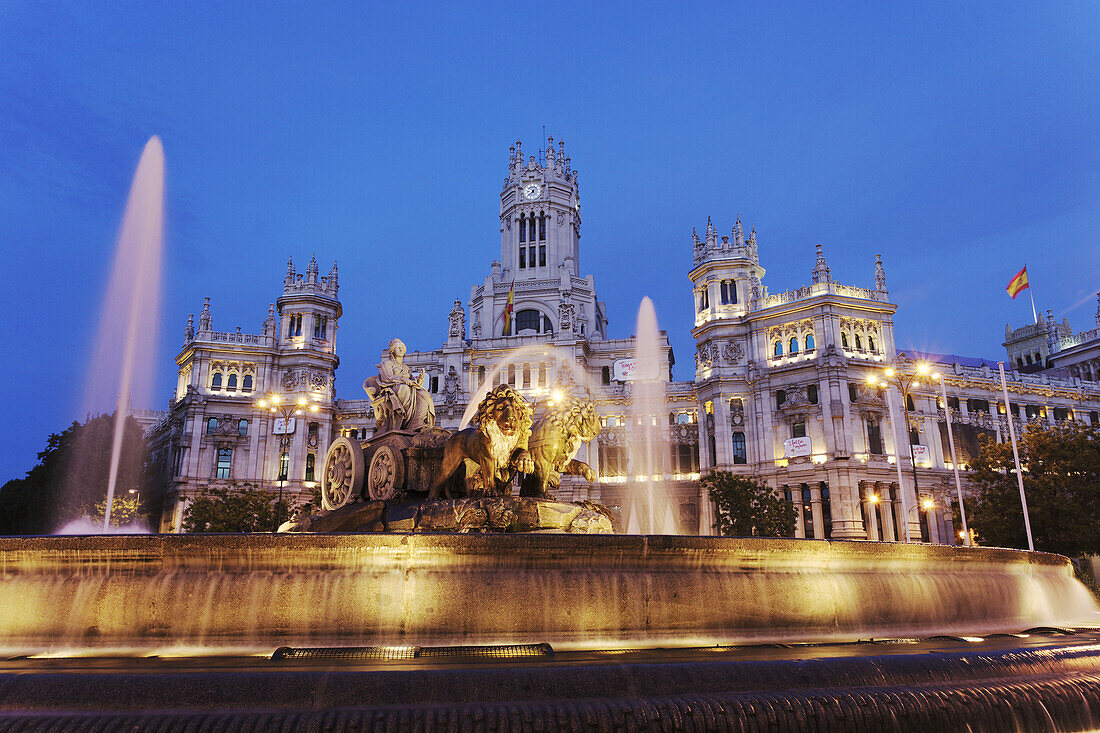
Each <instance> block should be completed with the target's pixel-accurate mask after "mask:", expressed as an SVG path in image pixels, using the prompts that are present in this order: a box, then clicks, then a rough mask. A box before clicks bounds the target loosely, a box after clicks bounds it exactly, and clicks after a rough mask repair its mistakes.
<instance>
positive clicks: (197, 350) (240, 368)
mask: <svg viewBox="0 0 1100 733" xmlns="http://www.w3.org/2000/svg"><path fill="white" fill-rule="evenodd" d="M338 290H339V284H338V280H337V270H336V265H335V264H333V266H332V269H331V271H330V272H329V274H328V276H327V277H321V276H320V275H319V273H318V269H317V262H316V260H310V263H309V266H308V267H307V269H306V273H305V275H304V276H303V275H300V274H298V273H296V272H295V270H294V266H293V263H291V262H288V263H287V273H286V278H285V279H284V281H283V294H282V295H281V296H280V297H279V298H278V300H277V301H276V302H275V303H272V304H271V305H270V306H269V308H268V314H267V318H266V319H265V320H264V322H263V326H262V327H261V330H260V333H258V334H255V333H242V332H241V329H240V328H239V327H238V328H237V329H236V330H235V331H215V330H214V319H213V314H212V312H211V308H210V298H207V299H206V302H205V303H204V304H203V307H202V311H201V312H200V313H199V324H198V329H197V330H196V328H195V325H194V317H193V316H188V319H187V328H186V329H185V331H184V344H183V348H182V349H181V351H180V353H179V354H178V355H177V356H176V365H177V366H178V379H177V385H176V390H175V392H174V393H173V395H172V399H171V405H170V408H169V412H168V414H167V416H166V417H165V418H164V419H163V420H162V421H161V422H160V423H159V424H158V425H156V426H155V427H154V428H153V430H152V433H151V436H152V440H151V442H152V448H153V451H154V452H155V453H156V454H159V455H160V456H162V461H161V465H162V482H163V486H164V510H163V512H162V516H161V522H160V531H162V532H170V531H179V528H180V523H181V520H182V517H183V510H184V508H185V507H186V504H187V502H188V501H189V500H190V499H192V498H193V497H195V496H196V495H197V494H198V493H200V492H201V491H203V490H204V489H206V488H208V487H210V486H218V485H223V486H231V485H234V484H240V483H250V484H253V485H263V486H265V487H268V488H273V489H276V490H278V491H280V492H285V493H286V494H287V495H288V496H291V497H295V498H296V499H297V500H298V501H305V500H308V499H309V498H310V496H311V492H312V490H313V488H314V487H315V486H316V484H317V482H318V481H319V480H320V471H321V467H322V462H323V460H324V456H325V451H327V450H328V445H329V443H330V442H331V438H332V435H333V401H334V399H335V395H334V392H333V385H334V378H335V374H336V367H337V366H338V365H339V363H340V359H339V357H338V356H337V355H336V331H337V326H338V322H339V319H340V316H341V314H342V309H341V306H340V301H339V299H338V297H337V293H338ZM272 392H277V393H279V394H282V395H284V396H285V397H286V399H288V400H292V401H297V400H299V399H304V400H306V401H307V402H309V403H310V404H315V405H316V406H317V409H316V411H312V410H310V409H308V408H307V409H306V410H305V411H304V414H303V415H302V416H300V417H297V418H292V420H291V421H282V422H280V423H279V424H278V425H277V424H276V421H278V420H279V419H280V418H279V416H278V415H273V414H272V413H270V412H265V411H263V410H260V409H257V407H256V402H257V401H258V400H259V399H260V398H261V397H262V396H263V395H265V394H267V393H272Z"/></svg>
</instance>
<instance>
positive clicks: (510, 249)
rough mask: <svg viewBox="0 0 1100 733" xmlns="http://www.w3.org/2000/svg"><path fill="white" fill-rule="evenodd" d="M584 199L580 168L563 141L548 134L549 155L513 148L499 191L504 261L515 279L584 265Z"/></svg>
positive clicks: (540, 277) (553, 274)
mask: <svg viewBox="0 0 1100 733" xmlns="http://www.w3.org/2000/svg"><path fill="white" fill-rule="evenodd" d="M580 228H581V204H580V192H579V189H578V187H577V172H576V171H574V170H573V169H572V166H571V165H570V160H569V157H568V156H566V154H565V142H564V141H558V148H557V150H555V149H554V138H552V137H551V138H549V139H548V141H547V147H546V151H545V155H543V154H541V151H540V155H539V157H538V158H536V157H535V156H533V155H532V156H531V157H530V158H528V159H527V160H526V161H525V160H524V159H523V149H522V147H521V145H520V142H519V141H518V140H517V141H516V144H515V145H514V146H513V147H512V148H510V154H509V158H508V177H507V178H505V179H504V188H503V190H502V191H501V192H500V262H501V266H502V268H503V270H504V274H505V277H506V278H507V279H508V280H509V281H511V280H521V281H522V280H545V279H547V278H551V277H559V276H560V275H561V274H562V273H561V271H562V269H564V270H565V271H567V272H568V273H569V275H571V276H577V275H578V274H579V269H580V248H579V241H580Z"/></svg>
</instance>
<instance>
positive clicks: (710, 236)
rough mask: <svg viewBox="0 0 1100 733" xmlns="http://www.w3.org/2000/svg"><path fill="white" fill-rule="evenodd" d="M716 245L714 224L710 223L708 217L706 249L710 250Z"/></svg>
mask: <svg viewBox="0 0 1100 733" xmlns="http://www.w3.org/2000/svg"><path fill="white" fill-rule="evenodd" d="M715 243H716V239H715V232H714V224H712V223H711V221H710V217H709V216H708V217H707V249H712V248H713V247H714V245H715Z"/></svg>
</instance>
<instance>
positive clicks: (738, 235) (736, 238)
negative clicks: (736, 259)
mask: <svg viewBox="0 0 1100 733" xmlns="http://www.w3.org/2000/svg"><path fill="white" fill-rule="evenodd" d="M733 246H734V247H744V246H745V230H744V229H742V228H741V217H740V216H738V217H737V222H736V223H735V224H734V225H733Z"/></svg>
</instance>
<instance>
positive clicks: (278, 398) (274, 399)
mask: <svg viewBox="0 0 1100 733" xmlns="http://www.w3.org/2000/svg"><path fill="white" fill-rule="evenodd" d="M256 408H257V409H260V410H264V411H266V412H270V413H271V414H273V415H278V416H280V417H281V418H282V420H283V431H282V433H280V434H279V447H280V449H281V450H280V452H279V473H278V474H277V476H278V481H279V503H278V505H277V507H282V504H283V483H284V482H285V481H286V478H284V475H283V472H282V457H283V455H284V454H287V457H288V468H287V471H288V472H289V453H290V441H291V434H290V431H288V430H287V428H288V427H289V426H290V425H292V424H293V423H291V420H293V419H294V417H295V416H296V415H301V414H303V413H305V412H317V410H318V409H320V407H319V406H318V405H317V403H316V402H313V401H311V400H309V399H307V398H306V397H302V396H299V397H298V399H297V400H295V399H293V398H291V397H289V396H288V395H282V394H279V393H278V392H268V393H267V394H266V395H265V396H264V397H262V398H260V399H259V400H257V401H256ZM272 430H273V431H274V426H272ZM267 444H268V441H266V440H265V441H264V467H265V468H266V466H267ZM260 476H261V477H262V476H263V470H262V469H261V471H260ZM281 518H282V517H281V516H280V509H278V508H276V510H275V531H276V532H278V531H279V525H280V524H281V522H280V520H281Z"/></svg>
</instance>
